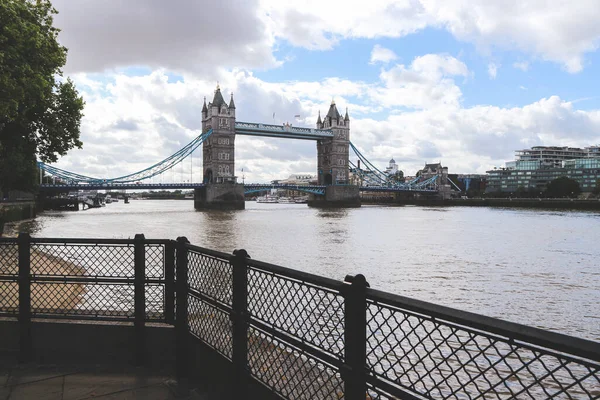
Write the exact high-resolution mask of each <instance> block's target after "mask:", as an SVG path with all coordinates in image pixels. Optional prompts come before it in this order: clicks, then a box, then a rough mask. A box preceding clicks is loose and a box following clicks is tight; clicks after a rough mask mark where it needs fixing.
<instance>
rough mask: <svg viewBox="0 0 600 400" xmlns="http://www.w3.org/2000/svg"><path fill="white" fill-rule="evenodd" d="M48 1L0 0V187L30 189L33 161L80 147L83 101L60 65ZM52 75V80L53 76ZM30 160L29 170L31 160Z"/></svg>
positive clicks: (62, 58) (63, 54)
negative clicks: (63, 76) (63, 73)
mask: <svg viewBox="0 0 600 400" xmlns="http://www.w3.org/2000/svg"><path fill="white" fill-rule="evenodd" d="M54 14H56V10H55V9H54V8H53V7H52V4H51V3H50V1H49V0H36V1H30V0H2V1H0V49H2V51H1V52H0V154H1V155H2V158H1V159H0V186H1V187H2V188H3V189H17V188H19V189H22V190H27V189H31V188H32V186H33V182H35V159H36V155H37V157H38V158H39V159H40V160H41V161H44V162H54V161H56V160H57V159H58V157H59V156H62V155H65V154H66V153H67V151H68V150H70V149H72V148H74V147H78V148H81V145H82V144H81V141H80V140H79V131H80V121H81V118H82V116H83V113H82V111H83V107H84V102H83V99H82V98H81V97H80V96H79V94H78V92H77V90H76V89H75V85H74V84H73V82H72V81H71V80H69V79H66V80H63V79H62V78H60V77H61V76H62V70H61V68H62V67H63V66H64V64H65V62H66V59H67V49H66V48H65V47H63V46H61V45H60V44H59V43H58V40H57V37H58V32H59V30H58V29H56V28H55V27H53V26H52V24H53V15H54ZM57 78H58V79H57ZM32 163H33V168H32V167H31V164H32Z"/></svg>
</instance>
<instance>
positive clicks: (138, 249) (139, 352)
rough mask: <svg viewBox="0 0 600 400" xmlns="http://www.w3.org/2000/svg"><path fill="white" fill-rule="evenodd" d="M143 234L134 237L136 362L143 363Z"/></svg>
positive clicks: (144, 299) (144, 337) (144, 296)
mask: <svg viewBox="0 0 600 400" xmlns="http://www.w3.org/2000/svg"><path fill="white" fill-rule="evenodd" d="M144 240H145V237H144V235H143V234H137V235H135V237H134V245H133V246H134V247H133V249H134V250H133V251H134V280H133V284H134V309H135V312H134V322H133V325H134V331H135V346H134V347H135V363H136V364H137V365H142V364H144V362H145V361H146V360H145V358H146V332H145V325H146V286H145V283H146V282H145V281H146V247H145V244H144Z"/></svg>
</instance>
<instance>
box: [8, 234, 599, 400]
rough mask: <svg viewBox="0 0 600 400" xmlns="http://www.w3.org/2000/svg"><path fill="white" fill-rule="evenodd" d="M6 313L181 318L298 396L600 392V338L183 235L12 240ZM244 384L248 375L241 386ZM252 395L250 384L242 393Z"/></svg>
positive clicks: (184, 351) (273, 387)
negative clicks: (392, 290) (205, 244)
mask: <svg viewBox="0 0 600 400" xmlns="http://www.w3.org/2000/svg"><path fill="white" fill-rule="evenodd" d="M0 315H1V316H3V317H9V318H10V317H13V318H18V320H19V325H20V337H21V354H22V356H23V357H24V358H28V357H31V351H32V350H31V319H32V318H64V319H71V320H79V319H91V320H107V321H132V322H133V324H134V325H135V327H136V328H135V331H136V354H137V359H138V360H139V361H140V362H143V359H144V349H145V345H144V328H145V324H146V323H147V322H158V323H166V324H174V325H175V330H176V335H177V338H178V339H177V351H176V352H177V355H176V359H177V374H178V375H179V376H180V377H184V376H186V375H187V374H188V373H189V365H191V361H192V360H190V357H192V356H191V354H192V352H190V351H189V348H187V346H188V344H189V341H188V340H189V339H190V337H192V338H194V340H198V341H200V342H202V343H203V344H205V345H207V346H209V347H210V348H211V349H213V350H214V351H215V352H217V353H218V354H220V355H221V356H222V357H224V358H225V359H227V360H230V361H231V363H232V366H233V371H234V376H233V378H234V379H235V381H236V382H244V381H247V380H248V379H253V380H255V381H257V382H260V383H261V384H262V385H264V386H265V387H266V388H268V389H269V390H270V391H271V392H273V393H275V394H277V395H279V396H280V397H282V398H289V399H341V398H345V399H351V400H354V399H398V398H401V399H488V398H490V399H543V398H556V399H596V398H600V344H599V343H596V342H592V341H588V340H583V339H579V338H574V337H570V336H565V335H561V334H557V333H553V332H548V331H544V330H540V329H536V328H531V327H527V326H523V325H519V324H514V323H509V322H506V321H501V320H498V319H494V318H489V317H484V316H481V315H477V314H472V313H467V312H463V311H459V310H455V309H451V308H447V307H441V306H437V305H434V304H430V303H426V302H422V301H417V300H414V299H409V298H405V297H401V296H396V295H392V294H389V293H384V292H381V291H377V290H374V289H371V288H369V285H368V283H367V282H366V280H365V278H364V277H363V276H362V275H357V276H353V277H352V276H347V277H346V279H345V281H344V282H340V281H336V280H332V279H327V278H323V277H320V276H315V275H312V274H307V273H304V272H300V271H295V270H292V269H287V268H283V267H280V266H276V265H272V264H266V263H262V262H259V261H255V260H253V259H251V258H250V257H248V255H247V254H246V252H245V251H244V250H239V251H235V252H234V254H233V255H229V254H225V253H221V252H217V251H213V250H208V249H204V248H201V247H197V246H192V245H190V244H189V243H188V242H187V240H185V238H179V239H178V240H177V241H171V240H148V239H145V238H144V237H143V235H137V236H136V237H135V239H131V240H114V239H111V240H96V239H40V238H30V237H29V236H28V235H23V234H22V235H20V236H19V238H18V239H7V238H0ZM239 388H240V390H243V385H239ZM242 393H243V392H242Z"/></svg>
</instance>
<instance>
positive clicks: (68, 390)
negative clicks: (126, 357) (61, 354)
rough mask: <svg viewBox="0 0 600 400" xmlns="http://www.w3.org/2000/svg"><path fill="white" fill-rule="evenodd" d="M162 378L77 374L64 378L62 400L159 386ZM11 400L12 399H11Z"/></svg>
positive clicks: (132, 375) (137, 375)
mask: <svg viewBox="0 0 600 400" xmlns="http://www.w3.org/2000/svg"><path fill="white" fill-rule="evenodd" d="M163 380H164V378H161V377H148V376H145V375H144V374H142V373H135V374H131V373H129V374H125V373H123V374H115V373H99V374H95V373H77V374H72V375H68V376H65V385H64V396H63V400H77V399H87V398H95V397H99V396H106V395H110V394H112V393H115V394H117V393H119V392H125V391H127V390H130V391H131V390H135V389H139V388H144V387H147V386H152V385H157V384H161V383H162V382H163ZM11 400H12V399H11Z"/></svg>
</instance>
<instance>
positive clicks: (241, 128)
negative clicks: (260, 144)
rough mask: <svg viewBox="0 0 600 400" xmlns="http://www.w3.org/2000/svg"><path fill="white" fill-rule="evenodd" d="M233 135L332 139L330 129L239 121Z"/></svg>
mask: <svg viewBox="0 0 600 400" xmlns="http://www.w3.org/2000/svg"><path fill="white" fill-rule="evenodd" d="M235 134H236V135H249V136H266V137H278V138H286V139H305V140H319V139H327V138H332V137H333V132H332V131H331V130H330V129H313V128H301V127H300V128H299V127H294V126H291V125H289V124H285V125H269V124H257V123H254V122H239V121H236V122H235Z"/></svg>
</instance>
